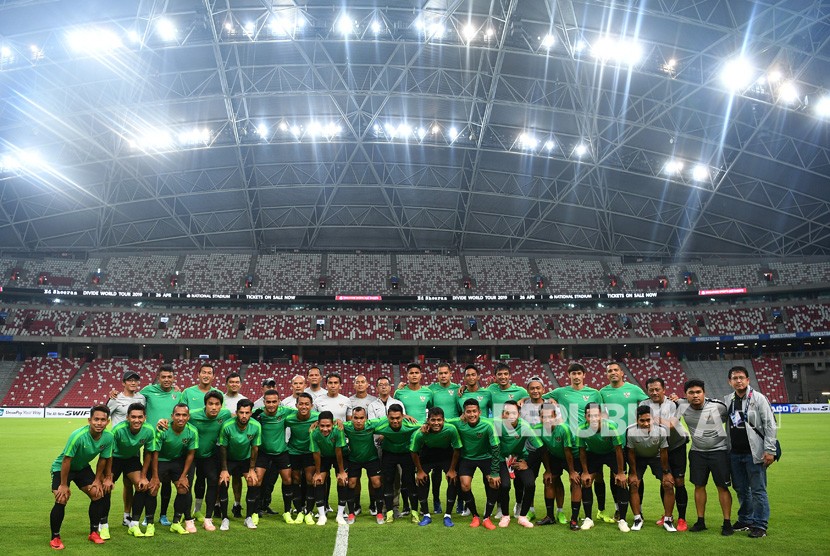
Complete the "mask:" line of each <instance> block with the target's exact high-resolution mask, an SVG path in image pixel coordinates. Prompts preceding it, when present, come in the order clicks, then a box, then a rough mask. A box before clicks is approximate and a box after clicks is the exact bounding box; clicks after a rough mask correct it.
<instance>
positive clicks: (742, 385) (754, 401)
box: [724, 366, 777, 539]
mask: <svg viewBox="0 0 830 556" xmlns="http://www.w3.org/2000/svg"><path fill="white" fill-rule="evenodd" d="M729 384H730V385H731V386H732V388H733V389H734V390H735V392H734V393H732V394H729V395H728V396H726V398H724V402H725V403H726V406H727V407H728V408H729V426H728V427H726V431H727V441H728V442H729V446H730V460H731V465H732V484H733V487H734V489H735V492H736V493H737V494H738V502H739V503H740V505H741V506H740V508H739V509H738V521H737V522H736V523H735V525H734V526H733V528H734V529H735V530H736V531H746V530H747V529H748V530H749V536H750V537H751V538H755V539H757V538H761V537H765V536H767V522H768V521H769V500H768V499H767V467H769V466H770V465H772V463H773V462H774V461H775V453H776V449H775V437H776V433H777V430H776V424H775V416H774V415H773V413H772V407H771V406H770V404H769V400H767V398H766V397H765V396H764V395H763V394H761V393H760V392H758V391H756V390H753V389H752V387H751V386H750V385H749V373H748V372H747V370H746V368H744V367H740V366H736V367H732V368H731V369H729Z"/></svg>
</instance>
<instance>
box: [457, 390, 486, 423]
mask: <svg viewBox="0 0 830 556" xmlns="http://www.w3.org/2000/svg"><path fill="white" fill-rule="evenodd" d="M471 398H472V399H474V400H475V401H477V402H478V406H479V407H480V408H481V414H482V415H483V416H485V417H486V416H487V415H489V414H490V410H491V409H493V399H492V397H491V396H490V391H489V390H485V389H484V388H479V389H478V390H476V391H475V392H470V391H469V390H464V393H463V394H461V396H459V397H458V402H457V403H458V414H459V415H462V414H463V413H464V402H465V401H466V400H469V399H471Z"/></svg>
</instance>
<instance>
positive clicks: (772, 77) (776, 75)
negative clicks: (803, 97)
mask: <svg viewBox="0 0 830 556" xmlns="http://www.w3.org/2000/svg"><path fill="white" fill-rule="evenodd" d="M767 81H768V82H769V83H772V84H775V83H778V82H779V81H781V72H780V71H778V70H772V71H771V72H769V73H768V74H767Z"/></svg>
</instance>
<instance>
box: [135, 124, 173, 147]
mask: <svg viewBox="0 0 830 556" xmlns="http://www.w3.org/2000/svg"><path fill="white" fill-rule="evenodd" d="M130 146H131V147H132V148H134V149H139V150H142V151H163V150H167V149H170V148H172V147H173V136H172V135H170V132H169V131H167V130H165V129H149V130H147V131H145V132H143V133H141V134H139V135H137V136H136V137H135V138H133V139H132V140H130Z"/></svg>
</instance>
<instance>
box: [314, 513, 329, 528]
mask: <svg viewBox="0 0 830 556" xmlns="http://www.w3.org/2000/svg"><path fill="white" fill-rule="evenodd" d="M328 521H329V519H328V518H327V517H326V515H325V514H323V515H321V516H319V517H318V518H317V525H319V526H321V527H322V526H323V525H325V524H326V523H328Z"/></svg>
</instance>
